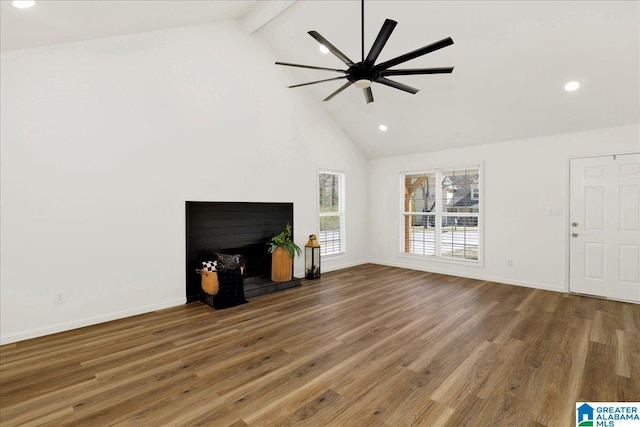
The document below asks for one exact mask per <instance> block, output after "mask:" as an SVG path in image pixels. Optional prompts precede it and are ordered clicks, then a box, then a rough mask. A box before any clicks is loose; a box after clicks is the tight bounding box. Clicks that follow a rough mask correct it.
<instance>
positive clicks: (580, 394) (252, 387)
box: [0, 264, 640, 427]
mask: <svg viewBox="0 0 640 427" xmlns="http://www.w3.org/2000/svg"><path fill="white" fill-rule="evenodd" d="M0 358H1V359H0V361H1V363H0V424H1V425H2V426H14V425H56V426H58V425H86V426H102V425H118V426H127V425H135V426H156V425H157V426H166V425H170V426H181V425H189V426H196V425H211V426H262V425H278V426H287V425H295V426H334V425H335V426H402V425H417V426H430V427H431V426H456V427H460V426H562V427H567V426H571V425H575V403H576V401H640V306H638V305H633V304H627V303H621V302H613V301H607V300H600V299H594V298H588V297H581V296H576V295H568V294H561V293H554V292H547V291H542V290H534V289H528V288H520V287H516V286H508V285H501V284H497V283H491V282H482V281H476V280H470V279H463V278H458V277H451V276H443V275H439V274H433V273H424V272H418V271H412V270H403V269H398V268H391V267H383V266H378V265H371V264H368V265H363V266H358V267H354V268H350V269H346V270H341V271H337V272H333V273H328V274H324V275H323V277H322V279H320V280H317V281H313V282H304V283H303V286H302V287H300V288H295V289H290V290H287V291H284V292H280V293H276V294H271V295H265V296H261V297H257V298H254V299H252V301H251V302H250V303H249V304H245V305H242V306H239V307H235V308H230V309H226V310H214V309H212V308H210V307H208V306H205V305H203V304H200V303H194V304H189V305H185V306H182V307H175V308H171V309H167V310H162V311H158V312H155V313H149V314H145V315H141V316H136V317H132V318H128V319H123V320H118V321H114V322H109V323H105V324H101V325H96V326H91V327H87V328H83V329H78V330H74V331H69V332H64V333H60V334H56V335H51V336H47V337H42V338H38V339H34V340H29V341H23V342H19V343H15V344H9V345H5V346H2V347H0Z"/></svg>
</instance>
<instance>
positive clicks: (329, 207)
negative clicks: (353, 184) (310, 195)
mask: <svg viewBox="0 0 640 427" xmlns="http://www.w3.org/2000/svg"><path fill="white" fill-rule="evenodd" d="M318 181H319V184H320V188H319V197H320V203H319V209H320V212H319V220H320V232H319V235H318V241H319V243H320V254H321V255H335V254H340V253H343V252H344V251H345V233H344V229H345V226H344V220H345V215H344V212H345V211H344V206H345V194H344V173H341V172H329V171H321V172H320V174H319V180H318Z"/></svg>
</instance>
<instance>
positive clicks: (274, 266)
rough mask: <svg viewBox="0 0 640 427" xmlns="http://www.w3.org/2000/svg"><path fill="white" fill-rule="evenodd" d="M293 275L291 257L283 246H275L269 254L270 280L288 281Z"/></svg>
mask: <svg viewBox="0 0 640 427" xmlns="http://www.w3.org/2000/svg"><path fill="white" fill-rule="evenodd" d="M292 277H293V258H291V255H290V254H289V251H287V250H286V249H285V248H276V250H275V251H273V253H272V254H271V280H273V281H274V282H288V281H289V280H291V279H292Z"/></svg>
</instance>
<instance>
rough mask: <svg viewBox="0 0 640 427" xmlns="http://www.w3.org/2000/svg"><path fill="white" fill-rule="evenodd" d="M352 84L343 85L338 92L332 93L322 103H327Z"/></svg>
mask: <svg viewBox="0 0 640 427" xmlns="http://www.w3.org/2000/svg"><path fill="white" fill-rule="evenodd" d="M352 84H353V82H346V83H345V84H343V85H342V86H340V87H339V88H338V90H336V91H335V92H333V93H332V94H331V95H329V96H327V97H326V98H325V99H323V100H322V101H328V100H330V99H331V98H333V97H334V96H336V95H337V94H339V93H340V92H342V91H343V90H345V89H346V88H348V87H349V86H351V85H352Z"/></svg>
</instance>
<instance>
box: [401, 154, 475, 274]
mask: <svg viewBox="0 0 640 427" xmlns="http://www.w3.org/2000/svg"><path fill="white" fill-rule="evenodd" d="M402 181H403V188H404V197H403V201H404V205H403V209H402V219H403V222H404V226H403V231H402V233H403V239H402V241H403V248H402V252H403V253H407V254H418V255H426V256H431V257H434V258H441V259H460V260H470V261H478V260H479V259H480V225H481V221H480V215H481V211H480V201H481V194H480V191H481V186H480V167H479V166H478V165H475V166H468V167H458V168H448V169H433V170H428V171H424V172H419V173H406V174H403V175H402Z"/></svg>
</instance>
